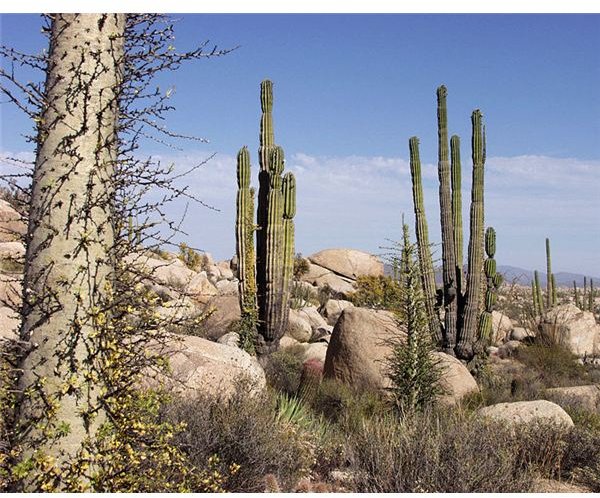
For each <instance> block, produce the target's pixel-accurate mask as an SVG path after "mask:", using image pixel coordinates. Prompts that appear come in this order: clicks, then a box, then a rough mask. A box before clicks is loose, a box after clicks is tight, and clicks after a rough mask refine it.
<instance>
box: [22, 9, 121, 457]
mask: <svg viewBox="0 0 600 498" xmlns="http://www.w3.org/2000/svg"><path fill="white" fill-rule="evenodd" d="M124 26H125V15H124V14H57V15H56V16H55V19H54V21H53V24H52V37H51V44H50V65H49V68H48V74H47V81H46V108H45V110H44V113H43V116H42V121H41V123H40V128H39V145H38V151H37V157H36V164H35V171H34V179H33V193H32V202H31V210H30V216H29V229H28V237H29V243H28V247H27V255H26V268H25V285H24V287H25V296H24V298H25V299H24V310H23V326H22V331H21V335H22V338H23V339H26V340H30V341H31V343H32V344H34V346H35V349H34V351H33V352H32V353H30V354H29V355H28V357H27V358H26V359H25V360H24V363H23V369H24V372H23V376H22V378H21V380H20V386H21V387H22V388H24V389H25V388H29V389H31V388H32V387H33V388H34V389H33V391H32V392H33V394H32V395H31V396H29V397H25V399H24V402H23V404H22V407H21V419H22V420H24V421H25V422H28V421H31V420H37V421H39V422H40V423H39V424H37V425H36V426H33V427H31V428H30V431H29V432H28V433H27V436H26V438H25V441H24V449H25V455H26V456H27V455H31V454H32V453H33V451H34V450H39V451H41V452H43V453H44V454H46V455H49V456H51V457H52V458H54V459H55V461H56V463H57V466H60V465H61V464H62V463H65V462H68V461H69V460H70V459H72V458H73V457H74V456H75V455H76V454H77V453H78V452H79V451H80V450H81V449H82V442H83V441H84V440H85V439H86V438H87V437H93V436H94V433H95V431H96V429H97V427H98V425H99V423H100V422H101V421H102V418H103V416H102V410H101V409H100V408H99V406H98V396H99V389H100V380H99V379H97V378H96V377H95V373H96V367H97V365H98V362H99V357H98V343H99V338H98V337H97V336H96V334H95V332H97V331H98V327H97V325H96V323H95V319H94V318H93V317H92V316H91V315H93V313H94V310H95V307H99V308H102V306H103V304H104V298H105V296H106V291H107V286H110V279H111V274H112V263H111V252H112V250H111V249H112V246H113V242H114V233H113V228H112V225H111V209H112V196H113V187H112V176H113V172H114V164H115V160H116V150H117V147H116V125H117V119H118V105H117V93H118V88H119V83H120V81H121V75H120V67H121V64H122V58H123V35H124ZM48 403H49V404H50V405H51V406H53V407H54V408H55V409H54V410H52V409H51V408H50V407H49V406H48ZM64 423H66V424H68V427H69V430H68V434H66V435H63V436H61V437H57V438H56V439H54V440H53V439H52V438H51V437H49V436H50V435H51V434H52V432H55V430H56V428H57V427H61V426H62V427H64Z"/></svg>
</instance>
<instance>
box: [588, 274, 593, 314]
mask: <svg viewBox="0 0 600 498" xmlns="http://www.w3.org/2000/svg"><path fill="white" fill-rule="evenodd" d="M588 311H591V312H592V313H593V312H594V280H592V279H591V278H590V293H589V296H588Z"/></svg>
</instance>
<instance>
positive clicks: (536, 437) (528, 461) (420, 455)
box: [347, 410, 568, 493]
mask: <svg viewBox="0 0 600 498" xmlns="http://www.w3.org/2000/svg"><path fill="white" fill-rule="evenodd" d="M567 437H568V429H562V428H560V427H557V426H550V425H529V426H528V425H522V426H517V427H515V428H512V429H511V428H508V427H506V426H505V425H504V424H500V423H493V422H490V421H485V420H482V419H478V418H475V417H474V416H473V415H468V414H467V413H466V412H461V411H459V410H454V411H448V412H441V411H437V412H435V411H426V412H424V413H419V412H412V413H410V414H409V415H407V416H405V417H403V418H401V419H398V418H397V417H394V416H392V415H387V416H383V417H381V416H380V417H375V418H372V419H368V420H365V421H364V423H363V425H362V427H361V428H360V430H359V431H357V432H355V433H353V434H351V435H350V437H349V440H348V450H347V451H348V455H349V458H350V468H351V469H352V470H353V471H354V475H355V479H354V482H353V488H354V490H355V491H357V492H446V493H448V492H463V493H464V492H526V491H528V490H530V489H531V485H532V477H533V476H541V477H555V476H557V475H558V473H559V470H560V468H561V462H562V460H563V458H564V454H565V450H566V447H567V443H566V438H567Z"/></svg>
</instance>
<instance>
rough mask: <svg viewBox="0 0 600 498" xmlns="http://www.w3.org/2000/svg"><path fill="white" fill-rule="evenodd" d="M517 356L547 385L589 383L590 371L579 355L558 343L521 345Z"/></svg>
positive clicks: (558, 385)
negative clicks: (578, 360) (579, 360)
mask: <svg viewBox="0 0 600 498" xmlns="http://www.w3.org/2000/svg"><path fill="white" fill-rule="evenodd" d="M515 358H516V359H517V360H518V361H520V362H521V363H523V364H524V365H525V367H526V369H527V370H529V371H532V372H535V373H536V374H537V377H538V378H539V380H540V381H541V382H542V383H543V385H544V386H545V387H563V386H573V385H580V384H587V383H589V381H590V377H589V372H588V370H587V369H586V368H585V367H584V366H583V365H580V364H579V363H578V362H577V356H576V355H574V354H573V353H571V351H569V350H568V349H567V348H565V347H564V346H561V345H560V344H556V343H545V344H542V343H534V344H531V345H529V346H526V347H520V348H518V349H517V351H516V353H515Z"/></svg>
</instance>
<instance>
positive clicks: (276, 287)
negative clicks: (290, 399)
mask: <svg viewBox="0 0 600 498" xmlns="http://www.w3.org/2000/svg"><path fill="white" fill-rule="evenodd" d="M260 101H261V110H262V116H261V121H260V145H259V151H258V156H259V165H260V171H259V175H258V179H259V190H258V207H257V223H256V225H254V223H253V217H254V190H253V189H251V188H250V155H249V153H248V149H247V148H246V147H244V148H242V149H241V150H240V153H239V154H238V186H239V190H238V206H237V207H238V209H237V222H236V240H237V243H236V247H237V257H238V261H239V264H238V268H239V291H240V292H239V294H240V298H239V299H240V307H241V309H242V318H243V319H244V318H246V319H247V320H248V321H249V323H251V325H252V327H253V328H254V329H255V330H256V332H258V337H257V339H258V344H256V346H257V351H258V352H259V353H267V352H269V351H272V350H274V349H276V348H277V347H278V345H279V339H280V338H281V337H282V336H283V334H284V332H285V329H286V327H287V322H288V316H289V299H290V282H291V279H292V274H293V267H294V216H295V214H296V180H295V178H294V175H293V174H292V173H291V172H288V173H286V174H285V175H284V176H282V174H283V170H284V152H283V149H282V148H281V147H279V146H277V145H275V138H274V133H273V116H272V109H273V84H272V83H271V81H269V80H265V81H263V82H262V83H261V87H260ZM255 233H256V256H255V252H254V234H255ZM247 323H248V322H247Z"/></svg>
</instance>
